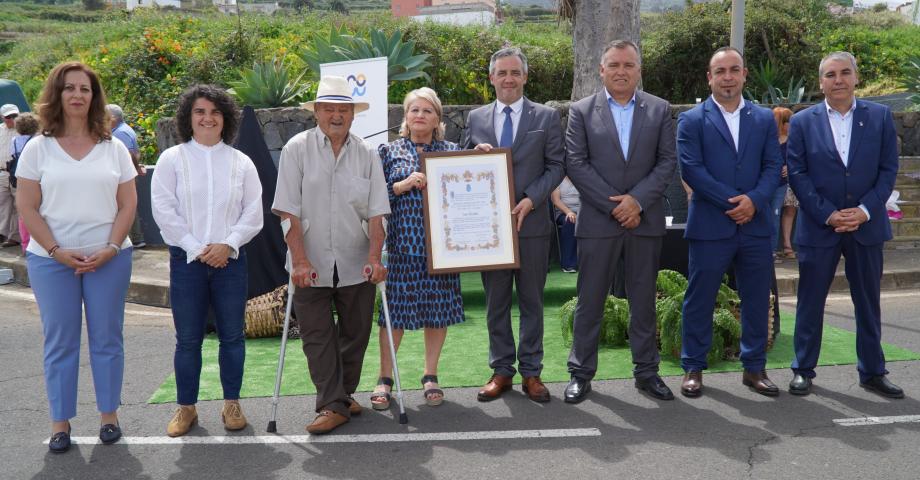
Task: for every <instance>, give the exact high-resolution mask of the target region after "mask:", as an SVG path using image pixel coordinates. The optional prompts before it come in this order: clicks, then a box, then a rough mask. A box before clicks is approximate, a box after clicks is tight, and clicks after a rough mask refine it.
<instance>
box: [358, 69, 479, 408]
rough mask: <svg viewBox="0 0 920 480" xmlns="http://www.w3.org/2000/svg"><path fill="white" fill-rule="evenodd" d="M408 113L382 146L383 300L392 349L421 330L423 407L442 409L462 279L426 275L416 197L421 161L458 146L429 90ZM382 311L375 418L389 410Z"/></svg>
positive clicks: (409, 98) (414, 98)
mask: <svg viewBox="0 0 920 480" xmlns="http://www.w3.org/2000/svg"><path fill="white" fill-rule="evenodd" d="M403 110H404V111H405V112H406V114H405V118H404V119H403V123H402V127H401V128H400V130H399V138H398V139H397V140H395V141H393V142H390V143H388V144H386V145H380V147H378V148H377V152H378V153H379V154H380V159H381V160H382V161H383V175H384V177H385V178H386V181H387V192H388V193H389V197H390V210H391V213H390V216H389V217H388V218H387V229H388V235H387V240H386V242H387V249H386V251H387V265H386V267H387V270H388V271H389V274H388V275H387V276H388V279H387V299H388V300H389V308H390V318H391V321H392V324H393V343H394V346H395V347H396V348H397V349H398V348H399V344H400V340H402V337H403V332H404V331H405V330H417V329H419V328H424V329H425V373H424V376H423V377H422V388H423V389H424V392H423V393H422V395H423V396H424V397H425V403H426V404H427V405H429V406H437V405H440V404H441V402H442V401H443V400H444V391H443V390H441V389H440V388H439V386H438V361H439V359H440V358H441V347H443V346H444V340H445V339H446V338H447V327H448V326H450V325H454V324H457V323H460V322H463V320H464V318H463V298H462V297H461V296H460V275H459V274H456V273H454V274H444V275H429V274H428V260H427V256H426V252H425V218H424V216H423V215H422V199H423V197H422V190H424V189H425V187H426V186H427V185H428V179H427V178H426V177H425V174H423V173H422V172H421V163H420V161H419V153H421V152H444V151H453V150H458V149H459V147H458V146H457V144H456V143H453V142H448V141H446V140H444V129H445V127H444V123H443V122H441V115H442V110H441V100H440V99H439V98H438V95H437V93H435V91H434V90H432V89H430V88H427V87H423V88H419V89H417V90H412V91H411V92H409V93H408V94H407V95H406V98H405V100H403ZM384 322H385V319H384V317H383V311H381V312H380V317H379V320H378V322H377V324H378V326H380V329H379V332H380V334H379V337H380V374H379V375H378V381H377V388H375V389H374V394H372V395H371V404H372V406H373V408H374V409H375V410H385V409H386V408H387V407H389V403H390V389H391V387H392V385H393V380H392V378H391V376H390V375H391V372H392V369H393V365H392V360H391V359H390V352H389V350H388V347H387V345H388V343H389V340H388V339H387V332H386V329H385V328H383V327H385V325H386V323H384Z"/></svg>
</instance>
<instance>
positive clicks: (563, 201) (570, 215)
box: [550, 177, 581, 273]
mask: <svg viewBox="0 0 920 480" xmlns="http://www.w3.org/2000/svg"><path fill="white" fill-rule="evenodd" d="M550 199H551V200H552V202H553V206H554V207H555V210H554V213H555V218H556V227H557V228H558V232H559V266H560V267H562V271H563V272H565V273H575V272H577V271H578V240H577V239H576V238H575V221H576V220H578V211H579V210H580V209H581V198H579V196H578V190H577V189H576V188H575V185H572V181H571V180H569V177H565V178H563V179H562V183H560V184H559V186H558V187H556V189H555V190H553V193H552V195H550Z"/></svg>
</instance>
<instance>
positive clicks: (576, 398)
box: [565, 377, 591, 403]
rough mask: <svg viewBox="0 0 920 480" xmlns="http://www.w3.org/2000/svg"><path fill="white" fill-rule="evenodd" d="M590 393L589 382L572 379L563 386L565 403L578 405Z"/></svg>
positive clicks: (581, 379) (576, 378) (582, 379)
mask: <svg viewBox="0 0 920 480" xmlns="http://www.w3.org/2000/svg"><path fill="white" fill-rule="evenodd" d="M589 392H591V380H585V379H584V378H578V377H572V379H571V380H569V384H568V385H566V386H565V403H580V402H581V401H582V400H584V399H585V397H587V396H588V393H589Z"/></svg>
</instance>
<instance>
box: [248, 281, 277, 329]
mask: <svg viewBox="0 0 920 480" xmlns="http://www.w3.org/2000/svg"><path fill="white" fill-rule="evenodd" d="M286 300H287V285H282V286H280V287H278V288H276V289H274V290H273V291H271V292H268V293H266V294H263V295H259V296H258V297H254V298H251V299H249V300H248V301H247V302H246V317H245V320H246V328H245V331H246V338H261V337H280V336H281V332H282V330H283V329H284V308H285V304H284V303H285V301H286Z"/></svg>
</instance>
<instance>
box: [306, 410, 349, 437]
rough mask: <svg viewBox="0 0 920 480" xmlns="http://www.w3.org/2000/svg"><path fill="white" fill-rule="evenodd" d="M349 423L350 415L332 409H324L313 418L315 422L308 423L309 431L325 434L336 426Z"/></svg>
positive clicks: (314, 433)
mask: <svg viewBox="0 0 920 480" xmlns="http://www.w3.org/2000/svg"><path fill="white" fill-rule="evenodd" d="M346 423H348V417H346V416H345V415H342V414H341V413H336V412H333V411H332V410H323V411H321V412H319V415H317V416H316V418H315V419H313V423H311V424H309V425H307V432H309V433H312V434H313V435H323V434H326V433H329V432H331V431H333V430H335V429H336V428H338V427H340V426H342V425H344V424H346Z"/></svg>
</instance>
